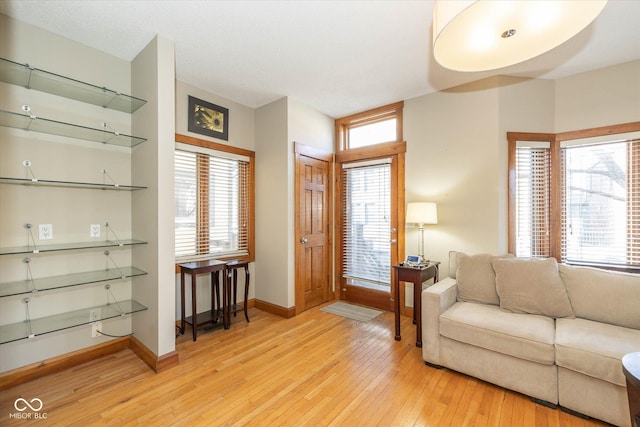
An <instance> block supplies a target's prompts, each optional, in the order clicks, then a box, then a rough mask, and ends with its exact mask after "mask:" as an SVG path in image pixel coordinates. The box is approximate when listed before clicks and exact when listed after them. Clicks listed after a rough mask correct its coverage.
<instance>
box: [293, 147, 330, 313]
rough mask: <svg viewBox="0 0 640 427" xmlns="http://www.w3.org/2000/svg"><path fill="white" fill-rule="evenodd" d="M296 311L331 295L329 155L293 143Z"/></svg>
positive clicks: (312, 305) (328, 298)
mask: <svg viewBox="0 0 640 427" xmlns="http://www.w3.org/2000/svg"><path fill="white" fill-rule="evenodd" d="M295 153H296V177H295V180H296V192H295V198H296V200H295V206H296V212H295V219H296V221H295V222H296V227H295V229H296V233H295V259H296V265H295V281H296V284H295V294H296V314H297V313H301V312H303V311H305V310H307V309H309V308H311V307H315V306H317V305H319V304H322V303H324V302H327V301H329V300H330V299H333V292H332V286H331V233H332V227H331V221H330V218H331V215H330V213H331V212H332V206H331V200H332V198H331V197H330V196H331V167H332V164H333V155H332V154H331V153H325V152H321V151H319V150H317V149H314V148H311V147H307V146H304V145H302V144H299V143H296V144H295Z"/></svg>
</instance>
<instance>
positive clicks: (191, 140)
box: [175, 133, 256, 262]
mask: <svg viewBox="0 0 640 427" xmlns="http://www.w3.org/2000/svg"><path fill="white" fill-rule="evenodd" d="M175 141H176V142H179V143H182V144H188V145H193V146H196V147H202V148H207V149H210V150H216V151H220V152H224V153H231V154H236V155H240V156H246V157H248V158H249V182H248V196H249V200H248V210H249V212H248V224H247V227H248V230H247V251H248V253H247V255H244V256H229V257H216V256H214V255H213V254H212V258H215V259H219V260H223V261H226V260H230V259H238V260H242V261H249V262H254V261H255V157H256V154H255V152H254V151H251V150H245V149H243V148H238V147H232V146H230V145H226V144H220V143H217V142H212V141H207V140H204V139H200V138H195V137H192V136H188V135H183V134H178V133H176V134H175ZM200 163H201V162H198V169H199V170H198V172H197V173H198V175H200V173H201V171H200V168H201V167H202V166H203V165H202V164H200ZM207 163H208V161H207ZM200 181H201V183H202V182H208V181H207V180H204V181H202V180H200ZM206 186H208V184H207V185H205V187H206ZM204 190H206V191H207V192H208V189H204ZM202 192H203V189H200V190H199V193H200V194H199V195H198V200H200V196H201V195H202ZM198 209H199V211H200V215H199V217H200V218H202V219H201V220H202V221H206V222H207V224H208V221H209V212H208V210H209V209H208V204H206V203H202V204H199V206H198ZM198 226H202V224H198ZM205 227H206V226H205ZM205 229H207V230H208V227H206V228H205Z"/></svg>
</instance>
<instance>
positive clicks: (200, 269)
mask: <svg viewBox="0 0 640 427" xmlns="http://www.w3.org/2000/svg"><path fill="white" fill-rule="evenodd" d="M226 264H227V263H226V262H225V261H218V260H215V259H210V260H204V261H195V262H187V263H184V264H179V265H178V266H179V267H180V297H181V301H180V333H181V334H184V325H185V323H188V324H190V325H191V327H192V329H193V340H194V341H195V340H196V333H197V332H196V331H197V329H198V326H199V325H201V324H204V323H208V322H214V321H215V320H217V318H218V310H217V309H216V304H215V301H214V292H213V289H212V290H211V316H210V317H209V316H207V318H204V317H203V318H202V320H203V322H201V323H198V312H197V308H196V276H197V275H198V274H204V273H211V284H212V286H215V288H217V287H218V272H220V271H222V272H223V273H224V274H223V275H222V301H224V302H226V301H227V298H228V292H229V280H228V278H227V274H226V271H225V266H226ZM185 274H191V313H192V315H191V317H190V318H187V317H185V295H184V294H185V292H184V287H185ZM224 302H223V304H221V305H222V313H223V314H222V317H223V324H224V328H225V329H229V322H228V320H229V319H230V318H229V316H228V310H229V306H228V305H227V304H225V303H224Z"/></svg>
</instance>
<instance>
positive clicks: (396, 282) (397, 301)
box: [393, 272, 402, 341]
mask: <svg viewBox="0 0 640 427" xmlns="http://www.w3.org/2000/svg"><path fill="white" fill-rule="evenodd" d="M393 283H394V290H393V294H394V295H393V298H394V300H395V301H394V306H395V321H396V336H395V339H396V341H400V340H401V339H402V337H401V336H400V280H399V278H398V272H396V273H395V279H394V281H393Z"/></svg>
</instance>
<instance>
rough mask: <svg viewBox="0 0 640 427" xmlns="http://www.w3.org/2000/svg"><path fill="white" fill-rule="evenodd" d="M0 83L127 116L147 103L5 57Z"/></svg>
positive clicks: (1, 67) (0, 67) (0, 66)
mask: <svg viewBox="0 0 640 427" xmlns="http://www.w3.org/2000/svg"><path fill="white" fill-rule="evenodd" d="M0 80H1V81H3V82H6V83H10V84H14V85H17V86H23V87H26V88H28V89H35V90H39V91H41V92H47V93H51V94H53V95H59V96H63V97H65V98H69V99H75V100H76V101H81V102H86V103H87V104H93V105H98V106H101V107H104V108H109V109H112V110H117V111H122V112H124V113H133V112H134V111H136V110H137V109H138V108H140V107H142V106H143V105H144V104H146V103H147V101H145V100H144V99H140V98H136V97H134V96H130V95H125V94H122V93H119V92H117V91H115V90H111V89H107V88H106V87H100V86H96V85H93V84H90V83H85V82H82V81H80V80H75V79H72V78H69V77H64V76H61V75H59V74H55V73H51V72H49V71H44V70H40V69H38V68H33V67H30V66H29V64H20V63H18V62H13V61H10V60H8V59H4V58H0Z"/></svg>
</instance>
